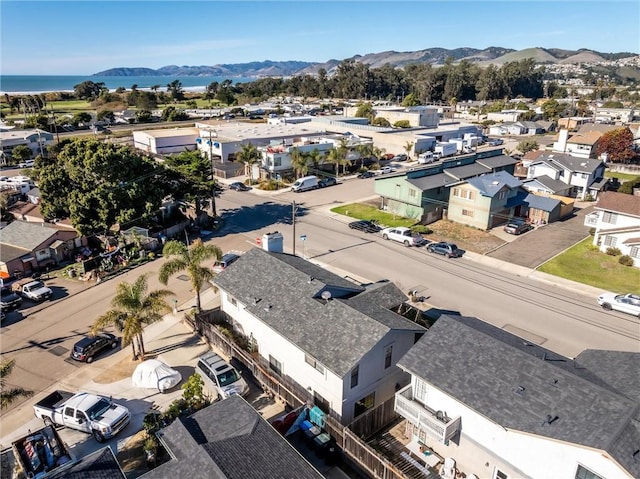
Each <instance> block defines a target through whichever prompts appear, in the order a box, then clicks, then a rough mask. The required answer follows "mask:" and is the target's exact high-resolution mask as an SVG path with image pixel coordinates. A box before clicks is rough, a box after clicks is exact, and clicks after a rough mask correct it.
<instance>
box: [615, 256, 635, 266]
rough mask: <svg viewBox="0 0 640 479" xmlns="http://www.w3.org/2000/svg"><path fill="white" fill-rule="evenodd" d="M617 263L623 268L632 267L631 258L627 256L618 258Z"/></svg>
mask: <svg viewBox="0 0 640 479" xmlns="http://www.w3.org/2000/svg"><path fill="white" fill-rule="evenodd" d="M618 263H620V264H621V265H623V266H633V258H632V257H631V256H629V255H628V254H624V255H622V256H620V258H618Z"/></svg>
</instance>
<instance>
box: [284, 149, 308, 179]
mask: <svg viewBox="0 0 640 479" xmlns="http://www.w3.org/2000/svg"><path fill="white" fill-rule="evenodd" d="M289 155H290V156H291V166H292V167H293V171H295V173H296V178H299V177H300V176H304V175H306V174H307V172H308V171H309V154H308V153H304V152H302V151H300V149H299V148H298V147H297V146H296V147H294V148H292V149H291V152H290V153H289Z"/></svg>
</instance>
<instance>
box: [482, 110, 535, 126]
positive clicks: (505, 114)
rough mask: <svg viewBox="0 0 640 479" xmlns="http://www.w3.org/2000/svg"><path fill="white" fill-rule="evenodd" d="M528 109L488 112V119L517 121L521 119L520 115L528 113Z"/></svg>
mask: <svg viewBox="0 0 640 479" xmlns="http://www.w3.org/2000/svg"><path fill="white" fill-rule="evenodd" d="M527 111H528V110H516V109H511V110H502V111H498V112H489V113H487V120H493V121H500V122H504V123H506V122H514V123H515V122H516V121H518V120H519V119H520V115H522V114H524V113H527Z"/></svg>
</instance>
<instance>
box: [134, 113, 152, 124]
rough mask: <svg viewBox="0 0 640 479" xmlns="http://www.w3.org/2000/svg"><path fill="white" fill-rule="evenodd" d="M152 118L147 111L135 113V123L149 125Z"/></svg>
mask: <svg viewBox="0 0 640 479" xmlns="http://www.w3.org/2000/svg"><path fill="white" fill-rule="evenodd" d="M152 121H153V116H152V115H151V112H150V111H149V110H138V111H137V112H136V123H151V122H152Z"/></svg>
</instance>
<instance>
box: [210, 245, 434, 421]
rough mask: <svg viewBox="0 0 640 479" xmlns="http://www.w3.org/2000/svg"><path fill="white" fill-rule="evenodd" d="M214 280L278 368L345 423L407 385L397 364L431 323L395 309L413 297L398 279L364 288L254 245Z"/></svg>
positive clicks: (224, 304)
mask: <svg viewBox="0 0 640 479" xmlns="http://www.w3.org/2000/svg"><path fill="white" fill-rule="evenodd" d="M214 284H215V286H217V287H218V288H219V289H220V297H221V308H222V310H223V311H224V312H225V313H226V314H227V315H228V316H229V317H230V318H231V320H232V322H233V325H234V327H235V328H236V329H237V330H238V331H240V332H241V333H242V334H244V335H245V336H246V337H247V338H249V341H250V343H251V344H252V345H253V347H254V350H257V351H258V353H259V354H260V356H261V358H262V359H263V360H264V362H265V363H266V364H268V365H269V367H270V369H271V371H272V372H273V373H274V374H277V375H278V376H280V377H281V378H282V379H283V380H284V381H285V382H293V383H296V384H297V385H298V386H299V388H300V389H301V390H306V391H308V393H309V395H310V397H312V398H313V399H314V402H315V404H316V405H317V406H318V407H320V408H321V409H323V410H324V411H325V412H327V413H331V414H332V415H334V416H337V417H338V418H339V420H340V421H341V422H342V423H343V424H348V423H350V422H351V421H352V420H353V419H354V418H355V417H357V416H359V415H360V414H362V413H363V412H365V411H366V410H368V409H370V408H373V407H375V406H378V405H379V404H381V403H382V402H384V401H386V400H388V399H391V398H393V395H394V394H395V392H396V391H397V390H398V389H399V388H401V387H403V386H405V385H406V384H408V382H409V376H408V375H407V374H406V373H404V372H403V371H401V370H400V369H399V368H398V367H397V366H396V362H397V361H398V360H399V358H400V357H402V356H403V355H404V353H406V352H407V351H408V350H409V349H410V348H411V346H413V344H414V343H415V341H416V340H417V338H418V337H420V335H421V334H423V333H424V328H422V327H421V326H419V325H417V324H416V323H414V322H412V321H409V320H407V319H405V318H404V317H402V316H401V315H399V314H397V313H395V312H394V311H395V310H397V307H398V306H399V305H401V304H402V303H403V302H404V301H406V299H407V296H406V295H405V294H404V293H402V292H401V291H400V290H399V289H398V288H397V287H396V286H395V285H394V284H393V283H391V282H388V281H383V282H379V283H375V284H372V285H367V286H362V285H360V284H356V283H354V282H352V281H349V280H347V279H344V278H342V277H340V276H337V275H335V274H333V273H331V272H329V271H327V270H325V269H323V268H321V267H319V266H317V265H315V264H312V263H310V262H309V261H307V260H305V259H303V258H300V257H298V256H292V255H288V254H283V253H273V252H268V251H264V250H262V249H259V248H254V249H252V250H250V251H248V252H247V253H245V254H243V255H242V256H241V257H240V259H238V260H237V261H235V262H234V263H233V264H232V265H229V267H228V268H227V269H225V271H223V272H222V273H220V274H219V275H217V276H216V277H215V279H214ZM394 308H395V309H394Z"/></svg>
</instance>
